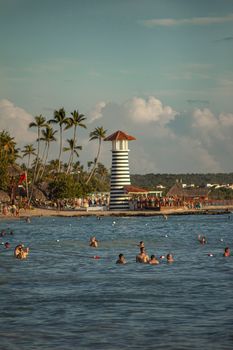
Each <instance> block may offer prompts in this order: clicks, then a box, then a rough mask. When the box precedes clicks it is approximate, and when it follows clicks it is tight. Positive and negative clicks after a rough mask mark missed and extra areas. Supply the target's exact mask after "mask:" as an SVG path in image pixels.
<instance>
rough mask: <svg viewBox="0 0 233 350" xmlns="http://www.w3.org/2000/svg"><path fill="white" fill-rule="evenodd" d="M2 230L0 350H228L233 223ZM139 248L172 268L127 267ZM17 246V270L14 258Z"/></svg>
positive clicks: (62, 221) (39, 221)
mask: <svg viewBox="0 0 233 350" xmlns="http://www.w3.org/2000/svg"><path fill="white" fill-rule="evenodd" d="M2 229H7V230H8V231H9V230H13V232H14V235H13V236H10V235H7V236H5V237H2V238H1V239H0V242H6V241H8V242H10V244H11V248H10V249H5V248H4V245H2V244H0V350H29V349H30V350H32V349H33V350H34V349H35V350H37V349H40V350H41V349H43V350H60V349H61V350H66V349H67V350H68V349H69V350H73V349H78V350H79V349H95V350H96V349H101V350H104V349H107V350H112V349H145V350H150V349H166V350H168V349H177V350H178V349H179V350H181V349H185V350H186V349H211V350H214V349H216V350H224V349H233V214H229V215H194V216H192V215H190V216H170V217H169V218H168V220H165V219H164V218H163V217H157V216H156V217H143V218H140V217H135V218H132V217H131V218H118V217H117V218H113V217H105V218H101V219H100V220H98V219H97V218H95V217H76V218H57V217H55V218H52V217H51V218H43V217H38V218H32V220H31V223H26V222H25V221H24V220H19V221H17V220H14V221H13V220H12V221H2V222H0V230H2ZM198 234H203V235H205V236H206V237H207V240H208V242H207V244H206V245H201V244H200V243H199V242H198V240H197V236H198ZM91 236H96V237H97V239H98V240H99V248H97V249H95V248H91V247H89V245H88V242H89V239H90V237H91ZM142 240H143V241H144V242H145V246H146V250H147V252H148V254H149V255H151V254H155V255H156V256H157V257H160V256H162V255H166V254H167V253H169V252H170V253H172V254H174V258H175V262H174V263H173V264H167V263H166V260H165V259H161V263H160V265H158V266H151V265H146V264H138V263H136V262H135V256H136V254H137V253H138V251H139V248H138V247H137V244H138V243H139V241H142ZM20 242H22V243H24V244H25V245H26V246H29V247H30V254H29V256H28V259H27V260H25V261H20V260H17V259H15V258H14V256H13V250H14V249H13V248H14V247H15V246H16V244H18V243H20ZM226 246H229V247H230V248H232V256H231V257H229V258H224V257H223V251H224V248H225V247H226ZM119 253H123V254H124V255H125V257H126V259H127V264H126V265H116V260H117V257H118V255H119ZM208 254H213V256H209V255H208ZM96 256H97V259H96V258H94V257H96ZM98 257H99V258H98Z"/></svg>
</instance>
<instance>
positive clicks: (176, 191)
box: [167, 182, 210, 199]
mask: <svg viewBox="0 0 233 350" xmlns="http://www.w3.org/2000/svg"><path fill="white" fill-rule="evenodd" d="M209 192H210V190H209V189H208V188H204V187H197V188H183V186H182V183H181V182H176V183H175V184H174V185H173V186H172V187H171V188H170V190H169V191H168V193H167V196H168V197H176V198H183V199H194V198H196V199H197V198H202V199H205V198H207V197H208V194H209Z"/></svg>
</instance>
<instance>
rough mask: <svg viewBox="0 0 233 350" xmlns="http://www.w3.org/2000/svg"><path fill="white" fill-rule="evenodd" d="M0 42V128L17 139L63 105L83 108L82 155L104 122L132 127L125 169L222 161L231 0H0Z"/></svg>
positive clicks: (228, 106) (230, 121)
mask: <svg viewBox="0 0 233 350" xmlns="http://www.w3.org/2000/svg"><path fill="white" fill-rule="evenodd" d="M0 43H1V44H0V45H1V51H0V52H1V53H0V130H3V129H4V130H8V131H9V132H10V133H11V135H12V136H14V137H15V139H16V141H17V142H18V145H19V146H20V147H23V146H24V145H25V144H28V143H33V142H35V140H36V130H33V129H29V128H28V124H29V123H30V122H31V121H33V119H34V117H35V116H36V115H40V114H42V115H43V116H45V117H46V118H47V119H51V118H52V116H53V111H54V110H55V109H56V110H57V109H59V108H62V107H64V108H65V110H66V112H67V116H69V115H70V113H71V112H72V111H73V110H75V109H78V110H79V112H80V113H83V114H85V116H86V118H87V119H86V123H87V129H86V130H84V129H83V130H81V129H80V130H79V131H78V143H79V144H81V145H83V151H81V153H80V161H81V162H82V163H83V164H85V165H86V163H87V161H89V160H93V158H94V157H95V154H96V148H97V145H96V142H94V141H91V142H89V133H90V132H91V131H92V130H93V129H94V128H95V127H97V126H103V127H104V129H106V130H107V135H110V134H111V133H113V132H115V131H117V130H122V131H124V132H126V133H128V134H130V135H133V136H134V137H136V141H132V142H130V156H129V159H130V169H131V173H134V174H135V173H137V174H146V173H207V172H232V171H233V162H232V153H233V0H221V1H220V0H205V1H203V0H201V1H200V0H196V1H187V0H143V1H142V0H117V1H116V0H40V1H36V0H0ZM71 137H72V134H71V131H67V132H66V133H65V134H64V143H65V141H66V139H68V138H71ZM110 151H111V144H110V143H109V142H105V143H104V144H103V147H102V151H101V157H100V161H101V162H102V163H104V164H105V165H106V166H107V167H108V168H110V166H111V152H110ZM57 157H58V147H57V145H56V147H55V145H54V146H53V147H52V150H51V158H57ZM63 160H64V161H65V160H66V159H65V158H63Z"/></svg>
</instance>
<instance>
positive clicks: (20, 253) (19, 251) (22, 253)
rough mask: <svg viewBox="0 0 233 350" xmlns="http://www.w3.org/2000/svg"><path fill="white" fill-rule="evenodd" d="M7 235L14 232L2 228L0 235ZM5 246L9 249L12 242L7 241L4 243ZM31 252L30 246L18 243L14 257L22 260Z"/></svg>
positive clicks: (11, 234)
mask: <svg viewBox="0 0 233 350" xmlns="http://www.w3.org/2000/svg"><path fill="white" fill-rule="evenodd" d="M7 235H10V236H13V235H14V232H13V231H12V230H11V231H10V232H7V231H6V230H2V231H1V232H0V237H6V236H7ZM2 244H3V245H4V247H5V249H9V248H11V244H10V242H8V241H7V242H5V243H2ZM28 254H29V248H28V247H25V246H24V245H23V244H21V243H20V244H18V245H17V246H16V247H15V248H14V257H15V258H17V259H20V260H23V259H26V258H27V256H28Z"/></svg>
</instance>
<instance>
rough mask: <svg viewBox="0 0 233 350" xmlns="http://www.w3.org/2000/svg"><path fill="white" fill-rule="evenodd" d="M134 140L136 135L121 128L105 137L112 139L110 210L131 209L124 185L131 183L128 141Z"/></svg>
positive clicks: (108, 139) (107, 139) (106, 139)
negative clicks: (129, 133) (131, 134)
mask: <svg viewBox="0 0 233 350" xmlns="http://www.w3.org/2000/svg"><path fill="white" fill-rule="evenodd" d="M132 140H136V139H135V137H133V136H130V135H127V134H126V133H125V132H123V131H120V130H118V131H116V132H115V133H114V134H112V135H110V136H108V137H106V138H105V139H104V141H112V168H111V189H110V203H109V209H110V210H129V196H128V195H127V193H126V192H125V190H124V187H125V186H129V185H131V182H130V173H129V149H128V141H132Z"/></svg>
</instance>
